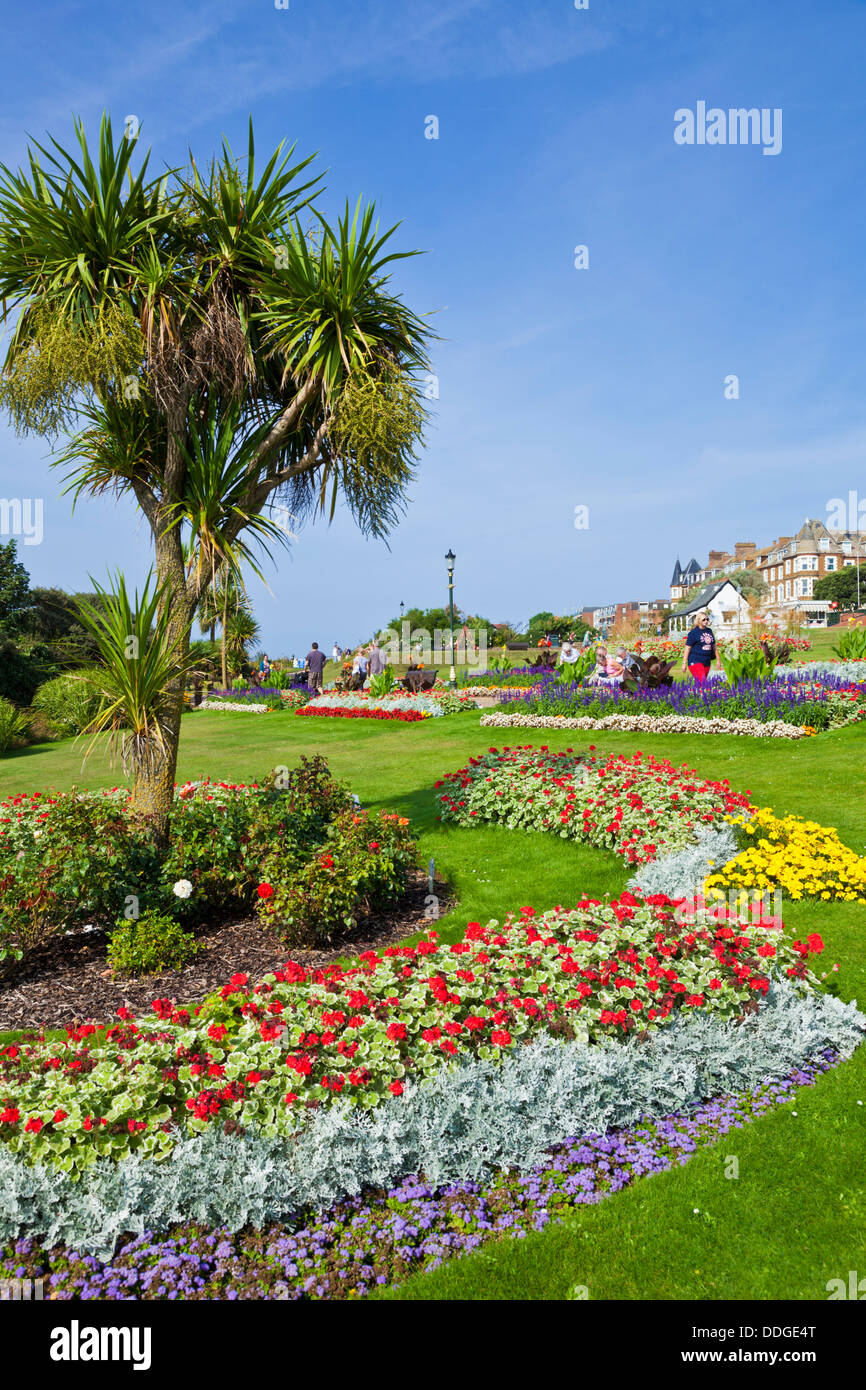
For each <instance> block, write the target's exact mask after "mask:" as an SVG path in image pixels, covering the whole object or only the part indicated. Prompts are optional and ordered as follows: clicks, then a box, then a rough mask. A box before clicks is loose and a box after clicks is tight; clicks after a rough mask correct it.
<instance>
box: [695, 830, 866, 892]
mask: <svg viewBox="0 0 866 1390" xmlns="http://www.w3.org/2000/svg"><path fill="white" fill-rule="evenodd" d="M733 823H734V824H735V825H738V826H741V827H742V832H743V834H745V835H746V836H748V837H750V839H751V840H753V843H750V844H749V845H748V846H747V848H746V849H744V850H743V852H742V853H741V854H738V855H736V857H735V858H733V859H731V860H730V861H729V862H728V863H726V864H725V865H724V867H723V868H722V869H721V870H719V871H718V872H716V873H714V874H712V875H711V876H710V877H709V878H707V880H706V883H705V885H704V887H705V890H706V893H707V896H708V898H713V897H714V896H715V895H716V894H718V895H720V896H722V897H724V895H725V893H726V892H727V891H728V890H729V889H731V888H735V889H738V888H746V889H750V890H754V889H758V890H762V889H764V888H768V887H771V888H772V887H775V886H776V885H778V886H779V887H780V888H781V889H782V890H783V892H785V893H786V894H787V895H788V897H790V898H794V899H799V898H818V899H820V900H822V901H824V902H827V901H830V900H831V899H832V900H836V901H842V902H866V858H861V857H860V855H858V854H855V852H854V850H852V849H849V848H848V846H847V845H845V844H843V843H842V841H841V840H840V839H839V833H838V831H836V830H834V829H829V828H828V827H827V826H823V825H819V824H817V822H816V821H810V820H804V819H803V818H802V816H781V817H780V816H776V815H774V813H773V812H772V811H771V810H769V809H767V808H763V807H762V808H761V809H759V810H757V811H756V812H755V813H754V815H753V816H752V817H751V818H750V820H749V821H744V820H742V819H741V818H740V817H734V818H733Z"/></svg>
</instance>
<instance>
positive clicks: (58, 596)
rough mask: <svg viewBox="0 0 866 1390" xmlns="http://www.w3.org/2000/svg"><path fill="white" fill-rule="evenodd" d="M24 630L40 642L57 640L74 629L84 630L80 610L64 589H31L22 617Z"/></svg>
mask: <svg viewBox="0 0 866 1390" xmlns="http://www.w3.org/2000/svg"><path fill="white" fill-rule="evenodd" d="M22 627H23V630H24V631H25V632H26V633H27V635H28V636H29V637H32V638H33V639H34V640H35V641H38V642H56V641H58V640H59V639H60V638H63V637H68V636H69V634H70V633H71V632H72V631H73V630H74V629H78V630H79V631H82V630H83V629H81V625H80V623H79V622H78V610H77V608H76V606H75V602H74V600H73V598H72V595H71V594H67V593H66V591H65V590H64V589H44V588H41V587H37V588H35V589H31V590H30V597H29V602H28V604H27V609H26V611H25V613H24V615H23V619H22Z"/></svg>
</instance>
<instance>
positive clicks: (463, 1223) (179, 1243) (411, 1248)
mask: <svg viewBox="0 0 866 1390" xmlns="http://www.w3.org/2000/svg"><path fill="white" fill-rule="evenodd" d="M837 1061H838V1055H837V1054H836V1053H835V1052H834V1051H832V1050H831V1049H825V1050H824V1051H823V1052H822V1053H821V1054H819V1055H818V1056H816V1057H815V1058H813V1059H812V1060H811V1061H806V1062H804V1063H803V1064H802V1065H801V1066H799V1067H797V1068H796V1069H794V1070H793V1071H791V1072H790V1073H789V1074H788V1075H787V1076H786V1077H784V1078H781V1079H776V1080H774V1081H773V1082H772V1083H768V1082H764V1083H762V1084H760V1085H758V1086H757V1087H755V1088H754V1089H753V1090H751V1091H746V1092H742V1093H740V1094H737V1095H727V1096H721V1097H718V1098H714V1099H710V1100H706V1101H702V1102H700V1103H698V1104H696V1105H693V1106H691V1107H689V1108H688V1109H687V1110H681V1111H677V1112H675V1113H672V1114H669V1115H667V1116H665V1117H664V1118H662V1119H659V1120H653V1121H646V1122H643V1123H640V1122H638V1123H636V1124H634V1125H632V1126H630V1127H629V1128H627V1129H612V1130H610V1131H608V1132H606V1133H591V1134H587V1135H583V1136H579V1137H575V1138H571V1139H566V1140H564V1141H562V1142H560V1143H559V1144H557V1145H556V1146H555V1147H554V1148H552V1150H551V1152H550V1154H549V1155H548V1156H547V1157H546V1158H545V1160H544V1161H542V1162H539V1163H537V1164H536V1165H535V1166H534V1167H532V1168H530V1169H528V1171H526V1172H524V1173H521V1172H519V1171H514V1170H510V1171H504V1170H501V1169H500V1170H498V1171H496V1172H494V1173H493V1174H491V1175H490V1176H489V1177H488V1179H487V1180H486V1181H484V1182H483V1183H482V1182H476V1181H467V1180H463V1181H454V1182H447V1183H440V1184H439V1185H436V1184H434V1183H430V1182H429V1181H425V1179H424V1178H422V1177H420V1176H418V1175H417V1174H409V1175H407V1176H406V1177H404V1178H403V1179H402V1181H400V1182H399V1183H397V1184H396V1185H395V1186H393V1187H390V1188H388V1189H386V1190H385V1191H384V1192H381V1193H379V1194H371V1193H364V1194H363V1195H351V1196H348V1197H346V1198H344V1199H343V1200H341V1201H339V1202H337V1203H335V1204H334V1205H332V1206H331V1207H329V1208H326V1209H324V1210H320V1211H318V1212H316V1213H312V1214H310V1215H309V1216H308V1217H307V1218H306V1219H305V1220H302V1221H301V1222H299V1223H298V1224H296V1225H294V1226H291V1225H289V1226H286V1225H282V1224H280V1225H276V1224H273V1223H271V1224H269V1225H267V1226H266V1227H265V1228H264V1229H262V1230H258V1231H256V1230H253V1231H251V1230H249V1229H248V1228H244V1229H242V1230H240V1231H237V1230H234V1231H233V1230H232V1229H231V1228H230V1227H228V1226H217V1227H216V1228H213V1227H211V1226H209V1225H207V1224H204V1225H203V1224H202V1223H201V1222H196V1221H187V1222H186V1223H184V1224H182V1225H181V1224H178V1225H174V1226H172V1228H171V1230H170V1231H169V1233H168V1234H167V1235H163V1236H159V1235H156V1234H155V1233H154V1232H152V1231H149V1230H148V1231H144V1232H143V1233H142V1234H140V1235H137V1236H134V1237H132V1238H130V1237H129V1236H127V1237H125V1238H123V1239H122V1240H121V1241H119V1242H118V1243H117V1247H116V1250H115V1251H114V1253H113V1254H112V1255H110V1256H107V1257H106V1258H102V1259H98V1258H94V1257H93V1255H87V1254H84V1253H82V1250H81V1246H80V1245H79V1246H77V1247H76V1248H70V1247H69V1246H68V1245H67V1246H63V1245H57V1246H54V1247H53V1248H51V1247H49V1246H47V1245H46V1243H44V1242H41V1241H38V1240H34V1239H32V1238H25V1239H19V1240H16V1241H15V1242H14V1244H13V1243H10V1244H9V1245H7V1247H6V1249H5V1250H3V1249H0V1277H5V1278H15V1277H17V1278H30V1279H34V1280H36V1279H44V1280H45V1285H46V1289H47V1290H49V1293H48V1294H47V1295H46V1296H50V1297H51V1298H53V1299H59V1300H68V1299H84V1300H93V1299H111V1300H151V1299H166V1298H178V1299H183V1300H184V1301H188V1300H199V1299H226V1300H234V1299H278V1300H298V1299H327V1298H340V1299H346V1298H362V1297H364V1296H365V1295H366V1294H368V1293H370V1292H371V1291H372V1290H374V1289H375V1288H377V1287H380V1286H382V1285H388V1286H391V1287H394V1286H398V1285H400V1284H401V1283H403V1282H404V1280H405V1279H406V1278H408V1277H409V1276H411V1275H412V1274H415V1273H418V1272H420V1271H424V1270H433V1269H436V1268H438V1266H439V1265H441V1264H442V1263H443V1262H444V1261H446V1260H449V1259H453V1258H454V1257H455V1256H458V1255H461V1254H464V1253H468V1252H469V1251H472V1250H475V1249H477V1248H478V1247H479V1246H481V1245H484V1244H485V1243H487V1242H489V1241H492V1240H497V1239H502V1238H514V1237H517V1238H519V1237H522V1236H525V1235H527V1234H529V1233H530V1232H532V1231H541V1230H544V1228H545V1227H546V1226H547V1225H548V1224H549V1223H551V1222H558V1221H560V1220H561V1219H562V1218H563V1217H565V1216H566V1215H568V1214H569V1213H570V1212H572V1211H573V1210H574V1209H575V1208H576V1207H579V1206H585V1205H594V1204H596V1203H598V1202H600V1201H602V1200H604V1199H605V1198H606V1197H609V1196H611V1195H613V1194H614V1193H616V1192H620V1191H622V1190H624V1189H625V1188H628V1187H630V1186H632V1185H633V1184H634V1183H635V1182H637V1181H639V1180H640V1179H641V1178H643V1177H647V1176H650V1175H652V1174H654V1173H662V1172H665V1171H667V1170H668V1169H671V1168H673V1167H675V1166H677V1165H681V1164H684V1163H687V1162H688V1161H689V1160H690V1159H691V1157H692V1155H693V1154H695V1153H697V1152H698V1151H699V1150H701V1149H703V1148H705V1147H706V1146H707V1145H709V1144H713V1143H716V1142H717V1141H718V1140H719V1139H720V1138H722V1137H723V1136H725V1135H727V1134H729V1133H730V1132H731V1131H733V1130H739V1129H742V1127H743V1126H744V1125H746V1124H749V1123H751V1122H752V1121H753V1120H756V1119H759V1118H760V1117H761V1116H763V1115H765V1114H767V1113H769V1112H770V1111H772V1110H774V1109H775V1108H777V1107H779V1106H782V1105H789V1104H790V1103H791V1102H792V1101H793V1100H794V1099H795V1098H796V1093H797V1089H798V1088H799V1087H801V1086H811V1085H813V1084H814V1082H815V1081H816V1080H817V1078H818V1077H819V1076H821V1075H822V1074H823V1073H825V1072H826V1071H827V1070H829V1068H830V1067H832V1066H834V1065H835V1064H836V1062H837ZM695 1219H696V1220H700V1219H701V1218H700V1213H699V1212H696V1213H695Z"/></svg>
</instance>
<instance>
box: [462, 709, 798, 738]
mask: <svg viewBox="0 0 866 1390" xmlns="http://www.w3.org/2000/svg"><path fill="white" fill-rule="evenodd" d="M480 724H481V727H482V728H487V729H586V730H591V729H615V730H619V731H620V732H622V733H646V734H739V735H740V736H742V737H743V738H809V737H810V736H811V735H812V734H814V733H815V730H814V729H810V728H806V727H804V728H800V727H799V726H798V725H796V724H784V723H782V722H780V721H779V720H775V719H774V720H767V721H766V722H764V723H762V722H761V720H759V719H696V718H694V717H693V716H691V715H684V714H660V715H653V714H608V715H605V716H604V718H601V719H591V718H588V717H587V716H582V717H580V718H571V717H569V716H568V715H565V714H506V713H504V712H503V711H501V710H495V711H494V712H493V713H491V714H483V715H482V716H481V720H480Z"/></svg>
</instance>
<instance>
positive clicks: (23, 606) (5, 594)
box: [0, 540, 30, 637]
mask: <svg viewBox="0 0 866 1390" xmlns="http://www.w3.org/2000/svg"><path fill="white" fill-rule="evenodd" d="M17 550H18V547H17V543H16V542H15V541H14V540H9V541H7V542H6V544H5V545H0V637H15V636H17V635H18V634H19V633H20V631H21V626H22V622H23V619H24V614H25V613H26V612H27V605H28V603H29V601H30V576H29V574H28V573H27V571H26V569H25V568H24V566H23V565H22V564H21V561H20V560H19V559H18V555H17Z"/></svg>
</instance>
